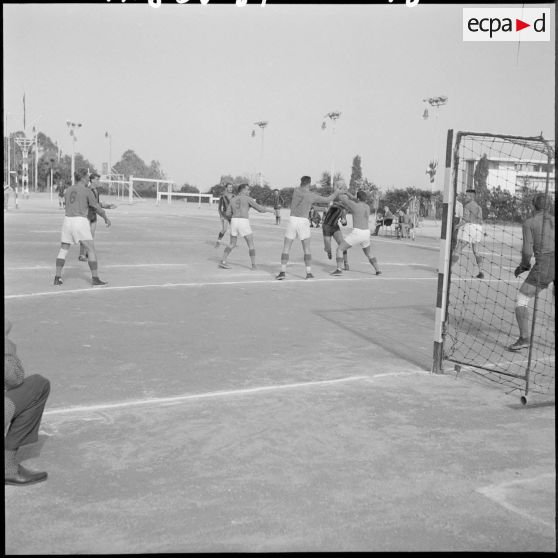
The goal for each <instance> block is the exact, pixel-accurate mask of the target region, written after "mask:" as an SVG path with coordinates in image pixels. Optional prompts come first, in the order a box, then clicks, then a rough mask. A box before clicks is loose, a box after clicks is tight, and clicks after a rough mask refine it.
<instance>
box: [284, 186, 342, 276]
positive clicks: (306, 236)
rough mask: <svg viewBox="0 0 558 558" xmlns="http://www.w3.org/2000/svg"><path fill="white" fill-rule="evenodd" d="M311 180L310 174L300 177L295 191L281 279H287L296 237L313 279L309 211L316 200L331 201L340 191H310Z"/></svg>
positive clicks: (307, 271) (286, 235) (308, 272)
mask: <svg viewBox="0 0 558 558" xmlns="http://www.w3.org/2000/svg"><path fill="white" fill-rule="evenodd" d="M310 182H312V179H311V178H310V177H309V176H303V177H302V178H301V179H300V187H298V188H295V190H294V192H293V199H292V202H291V215H290V217H289V224H288V225H287V230H286V231H285V240H284V242H283V252H282V253H281V271H280V272H279V274H278V275H277V276H276V277H275V279H278V280H279V281H281V280H283V279H285V273H286V271H287V263H288V262H289V254H290V252H291V247H292V245H293V240H294V239H295V238H297V237H298V238H300V241H301V242H302V249H303V250H304V264H305V265H306V279H313V278H314V276H313V275H312V268H311V265H312V254H311V253H310V237H311V231H310V220H309V219H308V213H309V212H310V208H311V207H312V204H314V203H316V202H322V203H329V202H330V201H333V200H334V199H335V198H337V196H338V194H339V191H338V190H337V188H335V189H334V190H333V193H332V194H331V195H329V196H327V197H325V196H320V195H319V194H317V193H315V192H310Z"/></svg>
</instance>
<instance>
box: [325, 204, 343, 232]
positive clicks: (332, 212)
mask: <svg viewBox="0 0 558 558" xmlns="http://www.w3.org/2000/svg"><path fill="white" fill-rule="evenodd" d="M344 216H345V208H344V207H343V206H342V205H341V204H340V203H339V202H333V204H332V205H331V206H330V208H329V209H328V210H327V212H326V214H325V215H324V225H327V226H328V227H334V226H335V225H337V221H339V219H342V218H343V217H344Z"/></svg>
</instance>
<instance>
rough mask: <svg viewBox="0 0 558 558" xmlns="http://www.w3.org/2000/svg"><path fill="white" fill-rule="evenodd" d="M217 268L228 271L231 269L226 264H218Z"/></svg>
mask: <svg viewBox="0 0 558 558" xmlns="http://www.w3.org/2000/svg"><path fill="white" fill-rule="evenodd" d="M217 267H220V268H221V269H230V268H231V266H230V265H229V264H228V263H227V262H219V265H218V266H217Z"/></svg>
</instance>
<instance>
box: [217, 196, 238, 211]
mask: <svg viewBox="0 0 558 558" xmlns="http://www.w3.org/2000/svg"><path fill="white" fill-rule="evenodd" d="M233 195H234V194H232V193H229V192H224V193H223V195H222V196H221V197H220V198H219V206H218V207H219V215H221V216H222V217H224V216H225V214H226V212H227V209H228V207H229V205H230V203H231V199H232V197H233Z"/></svg>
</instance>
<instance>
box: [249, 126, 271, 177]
mask: <svg viewBox="0 0 558 558" xmlns="http://www.w3.org/2000/svg"><path fill="white" fill-rule="evenodd" d="M254 124H255V125H256V126H259V128H260V130H261V131H262V145H261V149H260V187H263V172H262V166H263V153H264V130H265V127H266V126H267V125H268V122H267V121H266V120H260V121H258V122H254ZM254 135H255V134H252V137H254Z"/></svg>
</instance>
